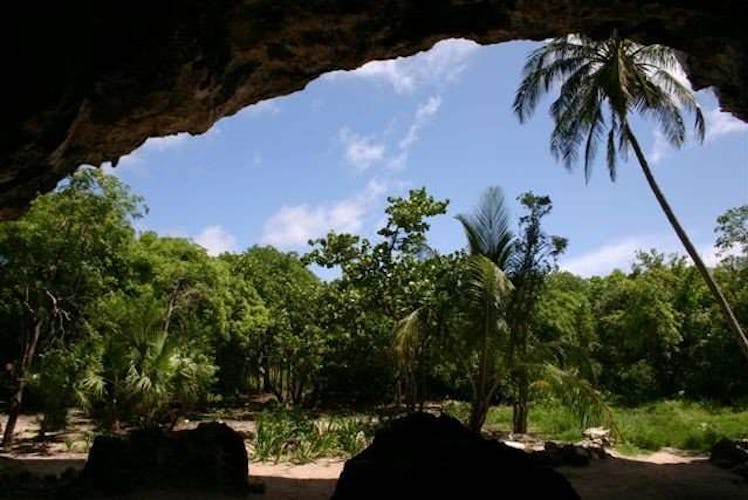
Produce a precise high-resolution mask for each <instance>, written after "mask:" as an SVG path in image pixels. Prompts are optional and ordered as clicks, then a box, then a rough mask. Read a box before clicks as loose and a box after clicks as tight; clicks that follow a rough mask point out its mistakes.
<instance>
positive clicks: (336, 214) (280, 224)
mask: <svg viewBox="0 0 748 500" xmlns="http://www.w3.org/2000/svg"><path fill="white" fill-rule="evenodd" d="M387 187H388V186H387V185H386V184H385V183H384V182H381V181H378V180H376V179H372V180H371V181H369V183H368V184H367V185H366V187H365V188H364V189H363V191H362V192H360V193H358V194H357V195H355V196H353V197H351V198H346V199H343V200H340V201H337V202H332V203H322V204H319V205H309V204H301V205H292V206H284V207H282V208H281V209H280V210H279V211H278V212H276V213H275V214H274V215H272V216H271V217H270V218H269V219H268V220H267V222H266V223H265V227H264V229H263V233H262V237H261V242H262V243H263V244H269V245H275V246H277V247H280V248H300V247H304V246H305V245H306V244H307V242H308V241H309V240H310V239H313V238H316V237H320V236H323V235H324V234H326V233H327V232H328V231H330V230H335V231H337V232H351V233H356V232H359V231H360V230H361V228H362V227H363V223H364V220H365V219H366V218H367V216H368V215H369V214H370V212H371V210H372V209H373V208H374V207H375V206H376V205H377V201H378V200H379V199H380V198H381V197H382V195H383V194H384V193H385V192H386V190H387Z"/></svg>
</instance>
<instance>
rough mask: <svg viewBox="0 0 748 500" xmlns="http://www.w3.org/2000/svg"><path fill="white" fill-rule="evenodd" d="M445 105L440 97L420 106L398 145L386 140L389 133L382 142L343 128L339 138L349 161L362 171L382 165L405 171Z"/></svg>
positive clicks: (429, 99) (432, 98)
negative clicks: (424, 131)
mask: <svg viewBox="0 0 748 500" xmlns="http://www.w3.org/2000/svg"><path fill="white" fill-rule="evenodd" d="M441 104H442V99H441V97H440V96H438V95H436V96H431V97H429V98H428V99H427V100H426V101H425V102H423V103H422V104H421V105H419V106H418V108H417V109H416V110H415V112H414V114H413V118H412V119H411V121H410V125H409V126H408V128H407V129H406V130H405V133H404V134H403V135H402V136H401V137H400V139H399V140H397V141H394V142H391V141H386V140H385V137H386V136H387V135H389V134H387V133H382V134H381V135H380V136H379V137H381V139H380V138H377V137H375V136H363V135H360V134H357V133H355V132H352V131H351V130H350V129H349V128H347V127H345V128H343V129H342V130H341V131H340V133H339V136H340V141H341V143H342V144H343V148H344V149H343V156H344V158H345V161H346V162H347V163H348V164H350V165H352V166H353V167H354V168H355V169H356V170H357V171H358V172H363V171H364V170H367V169H369V168H371V167H372V166H375V165H379V164H381V165H384V166H385V167H386V168H388V169H390V170H402V169H403V168H405V165H406V163H407V161H408V152H409V150H410V148H411V147H412V146H413V145H414V144H415V143H416V142H417V141H418V139H419V138H420V133H421V131H422V129H423V128H424V127H425V126H426V125H427V124H428V123H429V122H430V121H431V120H433V118H434V116H436V114H437V112H438V111H439V108H440V107H441ZM387 142H390V144H387Z"/></svg>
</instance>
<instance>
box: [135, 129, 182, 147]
mask: <svg viewBox="0 0 748 500" xmlns="http://www.w3.org/2000/svg"><path fill="white" fill-rule="evenodd" d="M190 137H191V136H190V134H189V133H187V132H180V133H178V134H172V135H165V136H163V137H150V138H148V140H146V141H145V143H143V145H142V146H140V147H139V148H138V151H166V150H169V149H175V148H177V147H179V146H182V145H183V144H185V143H186V142H187V139H189V138H190Z"/></svg>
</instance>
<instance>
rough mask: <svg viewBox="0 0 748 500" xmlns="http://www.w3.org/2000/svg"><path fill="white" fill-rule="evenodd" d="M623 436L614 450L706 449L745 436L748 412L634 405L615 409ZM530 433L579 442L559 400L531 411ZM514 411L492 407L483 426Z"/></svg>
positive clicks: (495, 424)
mask: <svg viewBox="0 0 748 500" xmlns="http://www.w3.org/2000/svg"><path fill="white" fill-rule="evenodd" d="M444 411H446V412H447V413H450V414H452V415H454V416H456V417H457V418H460V419H461V420H463V421H464V420H465V418H466V416H467V412H468V406H467V404H465V403H457V402H449V403H446V404H445V406H444ZM613 413H614V415H615V419H616V422H617V424H618V427H619V429H620V430H621V433H622V435H623V442H621V443H619V444H618V446H617V448H619V450H620V451H622V452H624V453H631V454H633V453H641V452H645V451H656V450H659V449H660V448H664V447H672V448H678V449H681V450H687V451H695V452H707V451H708V450H709V449H710V448H711V447H712V445H713V444H714V443H716V442H717V441H718V440H719V439H721V438H723V437H727V438H731V439H739V438H748V410H738V409H731V408H726V407H715V406H711V405H709V404H704V403H690V402H685V401H660V402H657V403H652V404H647V405H644V406H641V407H638V408H613ZM529 424H530V432H531V433H534V434H537V435H538V436H539V437H541V438H543V439H549V440H554V441H578V440H580V438H581V432H580V431H581V429H580V427H579V422H578V421H577V420H576V419H575V418H574V416H573V415H572V414H571V413H570V412H568V411H566V410H565V409H564V408H562V407H561V406H560V405H558V404H557V403H545V404H539V405H536V406H533V407H532V408H531V410H530V422H529ZM511 425H512V409H511V408H510V407H507V406H499V407H493V408H491V410H490V412H489V414H488V418H487V419H486V427H487V428H488V429H501V430H510V429H511Z"/></svg>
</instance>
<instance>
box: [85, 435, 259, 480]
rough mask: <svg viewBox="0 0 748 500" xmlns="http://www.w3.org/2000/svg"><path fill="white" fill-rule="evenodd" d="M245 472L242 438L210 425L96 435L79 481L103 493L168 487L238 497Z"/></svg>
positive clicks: (246, 470)
mask: <svg viewBox="0 0 748 500" xmlns="http://www.w3.org/2000/svg"><path fill="white" fill-rule="evenodd" d="M248 467H249V459H248V458H247V450H246V448H245V447H244V440H243V439H242V437H241V436H240V435H239V434H238V433H237V432H236V431H234V430H233V429H231V427H229V426H228V425H226V424H222V423H216V422H211V423H204V424H200V425H199V426H198V427H197V429H194V430H185V431H176V432H169V431H164V430H161V429H148V430H137V431H133V432H132V433H130V434H128V435H127V436H124V437H108V436H98V437H97V438H96V439H95V440H94V443H93V447H92V448H91V451H90V453H89V455H88V461H87V462H86V465H85V467H84V469H83V473H82V474H81V481H82V484H83V485H85V486H86V487H87V488H93V489H94V490H99V491H103V492H106V493H126V492H130V491H134V490H148V489H159V488H169V489H197V490H203V491H216V492H226V493H238V494H243V493H246V492H247V489H248V476H249V475H248Z"/></svg>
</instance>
